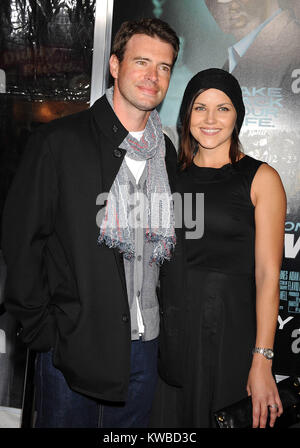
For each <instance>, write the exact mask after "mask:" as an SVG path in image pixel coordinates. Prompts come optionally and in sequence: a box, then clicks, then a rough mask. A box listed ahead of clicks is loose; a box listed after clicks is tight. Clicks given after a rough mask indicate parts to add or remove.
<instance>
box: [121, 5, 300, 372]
mask: <svg viewBox="0 0 300 448" xmlns="http://www.w3.org/2000/svg"><path fill="white" fill-rule="evenodd" d="M299 3H300V2H299V1H296V0H286V1H279V0H265V1H261V0H239V1H236V0H161V1H159V0H152V1H151V0H148V1H143V2H140V1H133V0H130V1H126V2H124V1H121V0H115V2H114V21H113V32H112V35H113V36H114V34H115V31H116V29H117V28H118V27H119V26H120V24H121V22H123V21H124V20H126V19H128V18H138V17H142V16H151V17H159V18H161V19H163V20H165V21H167V22H168V23H169V24H170V25H171V26H172V27H173V28H174V29H175V30H176V32H177V34H178V35H179V36H180V41H181V51H180V54H179V58H178V61H177V62H176V66H175V68H174V71H173V74H172V78H171V82H170V87H169V91H168V93H167V96H166V99H165V101H164V102H163V104H162V106H161V107H160V115H161V119H162V123H163V126H164V130H165V132H166V133H167V134H168V135H169V137H170V138H171V139H172V141H173V142H174V144H175V145H176V146H178V135H177V130H176V124H177V119H178V112H179V108H180V102H181V99H182V95H183V92H184V89H185V86H186V84H187V82H188V81H189V80H190V78H191V77H192V76H193V75H194V74H195V73H197V72H198V71H200V70H203V69H205V68H210V67H218V68H224V69H225V70H228V71H229V72H231V73H232V74H233V75H234V76H235V77H236V78H237V79H238V80H239V82H240V84H241V86H242V90H243V97H244V102H245V106H246V117H245V121H244V125H243V127H242V130H241V134H240V139H241V142H242V144H243V148H244V152H245V153H246V154H248V155H250V156H252V157H255V158H256V159H259V160H263V161H265V162H267V163H268V164H270V165H271V166H272V167H273V168H275V169H276V170H277V171H278V173H279V174H280V176H281V179H282V181H283V184H284V187H285V191H286V194H287V199H288V209H287V217H286V228H285V232H286V233H285V249H284V259H283V264H282V270H281V275H280V311H279V318H278V327H277V333H276V341H275V352H276V356H275V358H274V368H275V372H276V373H277V374H280V375H292V374H298V375H299V374H300V362H299V359H300V358H299V353H300V296H299V290H300V128H299V123H300V23H299V21H298V20H299V18H300V5H299ZM267 318H268V317H267V316H266V319H267ZM241 336H242V335H241Z"/></svg>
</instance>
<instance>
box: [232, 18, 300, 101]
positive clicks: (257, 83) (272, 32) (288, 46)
mask: <svg viewBox="0 0 300 448" xmlns="http://www.w3.org/2000/svg"><path fill="white" fill-rule="evenodd" d="M299 50H300V24H299V22H297V21H296V20H295V18H294V17H293V15H292V13H291V12H290V11H281V12H280V13H279V14H278V15H276V16H275V17H274V18H273V19H272V20H271V21H270V22H269V23H267V24H266V26H265V27H264V28H263V29H262V30H261V31H260V33H259V34H258V35H257V36H256V38H255V39H254V41H253V43H252V44H251V45H250V47H249V48H248V49H247V51H246V53H245V54H244V55H243V56H242V57H240V58H239V61H238V63H237V65H236V66H235V68H234V69H233V71H232V72H231V73H232V74H233V75H234V76H235V77H236V78H237V79H238V80H239V82H240V84H241V86H249V87H257V88H260V87H272V88H282V89H284V94H285V95H287V94H289V95H291V94H292V93H293V92H292V89H291V85H292V82H293V78H292V72H293V71H294V69H295V68H299V66H300V51H299ZM228 68H229V67H228V62H227V63H226V66H225V67H224V69H225V70H226V69H228ZM295 100H296V98H295Z"/></svg>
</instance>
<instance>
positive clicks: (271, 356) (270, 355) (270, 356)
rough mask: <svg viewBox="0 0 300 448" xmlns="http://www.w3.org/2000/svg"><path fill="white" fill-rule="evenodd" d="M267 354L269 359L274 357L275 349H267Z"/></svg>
mask: <svg viewBox="0 0 300 448" xmlns="http://www.w3.org/2000/svg"><path fill="white" fill-rule="evenodd" d="M265 356H266V358H268V359H272V358H273V356H274V353H273V350H271V349H268V350H266V351H265Z"/></svg>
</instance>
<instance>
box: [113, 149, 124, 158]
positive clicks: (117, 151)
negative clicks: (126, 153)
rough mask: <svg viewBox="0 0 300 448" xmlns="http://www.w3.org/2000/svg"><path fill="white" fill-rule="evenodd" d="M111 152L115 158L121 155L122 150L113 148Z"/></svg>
mask: <svg viewBox="0 0 300 448" xmlns="http://www.w3.org/2000/svg"><path fill="white" fill-rule="evenodd" d="M113 154H114V157H117V159H119V158H120V157H122V151H120V150H119V149H114V152H113Z"/></svg>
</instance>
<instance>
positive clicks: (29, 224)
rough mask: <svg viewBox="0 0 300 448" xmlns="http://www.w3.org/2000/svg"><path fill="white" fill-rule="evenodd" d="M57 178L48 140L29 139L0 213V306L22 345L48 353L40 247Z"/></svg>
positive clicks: (49, 316) (50, 221)
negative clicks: (1, 274)
mask: <svg viewBox="0 0 300 448" xmlns="http://www.w3.org/2000/svg"><path fill="white" fill-rule="evenodd" d="M56 200H57V176H56V170H55V164H54V159H53V156H52V154H51V152H50V149H49V147H48V144H47V141H46V139H45V138H43V137H42V134H41V133H39V132H37V133H36V134H35V135H34V136H32V137H31V138H30V140H29V143H28V145H27V148H26V150H25V152H24V156H23V159H22V161H21V163H20V167H19V169H18V171H17V173H16V175H15V177H14V179H13V182H12V185H11V187H10V190H9V192H8V196H7V199H6V203H5V206H4V212H3V222H2V244H1V245H2V250H3V254H4V259H5V263H6V266H7V279H6V287H5V299H4V305H5V308H6V309H7V311H8V312H9V313H11V314H12V315H13V316H14V317H15V318H16V320H17V321H18V322H19V324H20V325H21V338H22V339H23V341H24V343H26V344H28V345H29V347H30V348H31V349H33V350H37V351H48V350H49V349H50V348H51V347H52V346H53V343H54V340H55V332H56V331H55V320H54V315H53V313H52V312H51V311H52V308H51V305H50V296H49V290H48V284H47V275H46V269H45V264H44V249H45V244H46V242H47V238H48V237H49V235H50V234H51V232H53V227H54V218H55V208H56Z"/></svg>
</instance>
